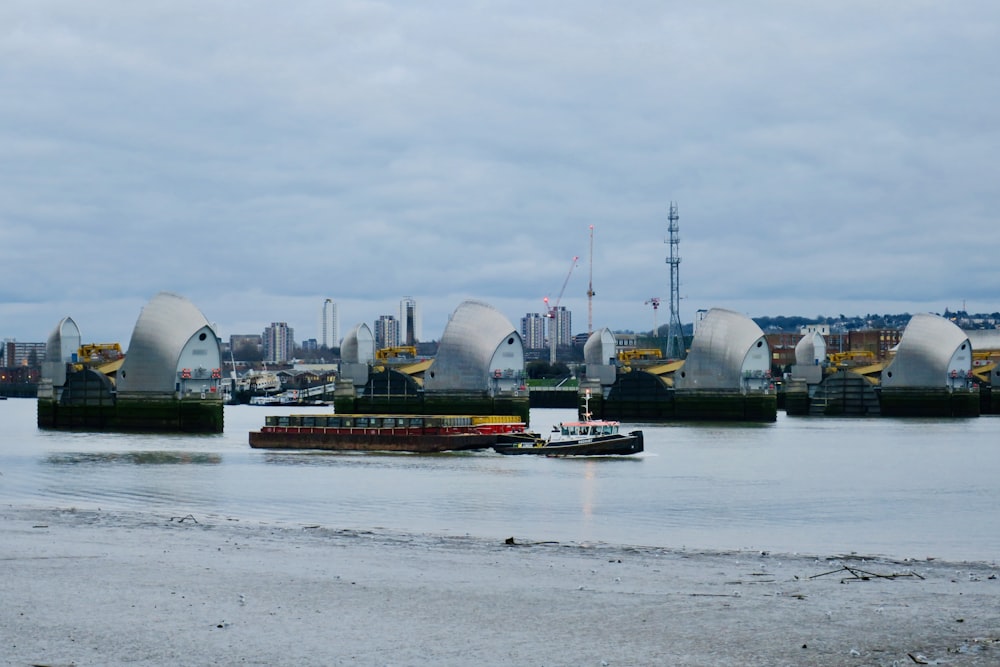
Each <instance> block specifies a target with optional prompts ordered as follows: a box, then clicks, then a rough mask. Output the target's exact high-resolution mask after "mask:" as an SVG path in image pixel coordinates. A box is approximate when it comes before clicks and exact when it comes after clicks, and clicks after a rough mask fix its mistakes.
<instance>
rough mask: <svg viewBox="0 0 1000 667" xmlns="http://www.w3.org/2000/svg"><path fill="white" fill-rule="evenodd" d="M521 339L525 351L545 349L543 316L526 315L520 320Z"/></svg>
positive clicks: (535, 314)
mask: <svg viewBox="0 0 1000 667" xmlns="http://www.w3.org/2000/svg"><path fill="white" fill-rule="evenodd" d="M521 338H522V339H523V340H524V348H525V349H526V350H542V349H545V316H544V315H542V314H540V313H527V314H525V316H524V317H522V318H521Z"/></svg>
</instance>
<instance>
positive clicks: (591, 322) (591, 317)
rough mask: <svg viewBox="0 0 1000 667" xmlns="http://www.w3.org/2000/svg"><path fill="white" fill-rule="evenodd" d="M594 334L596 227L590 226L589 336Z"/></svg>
mask: <svg viewBox="0 0 1000 667" xmlns="http://www.w3.org/2000/svg"><path fill="white" fill-rule="evenodd" d="M592 333H594V226H593V225H591V226H590V278H589V279H588V280H587V335H588V336H589V335H590V334H592Z"/></svg>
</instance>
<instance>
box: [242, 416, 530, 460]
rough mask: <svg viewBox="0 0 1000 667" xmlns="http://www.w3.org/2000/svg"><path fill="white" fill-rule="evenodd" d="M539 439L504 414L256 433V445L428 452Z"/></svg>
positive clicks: (333, 420) (296, 423)
mask: <svg viewBox="0 0 1000 667" xmlns="http://www.w3.org/2000/svg"><path fill="white" fill-rule="evenodd" d="M537 437H538V436H537V435H536V434H533V433H529V432H528V431H527V426H526V424H525V423H524V422H522V421H520V420H519V419H518V418H517V417H513V416H503V415H370V414H339V415H281V416H268V417H266V418H265V420H264V426H263V427H262V428H261V429H260V430H259V431H251V432H250V446H251V447H253V448H255V449H323V450H333V451H361V452H415V453H421V454H428V453H435V452H448V451H462V450H470V449H489V448H491V447H493V446H494V445H495V444H497V443H498V442H511V441H515V442H516V441H518V440H521V439H524V440H531V441H533V440H534V439H535V438H537Z"/></svg>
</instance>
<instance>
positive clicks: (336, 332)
mask: <svg viewBox="0 0 1000 667" xmlns="http://www.w3.org/2000/svg"><path fill="white" fill-rule="evenodd" d="M319 318H320V319H319V341H318V343H319V344H320V345H321V346H326V347H328V348H333V347H337V346H338V345H339V344H340V323H339V322H338V321H337V304H336V303H335V302H334V300H333V299H326V300H325V301H323V309H322V310H321V311H320V316H319Z"/></svg>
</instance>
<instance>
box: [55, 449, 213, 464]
mask: <svg viewBox="0 0 1000 667" xmlns="http://www.w3.org/2000/svg"><path fill="white" fill-rule="evenodd" d="M43 460H44V461H45V463H47V464H48V465H57V466H72V465H104V464H123V463H124V464H131V465H187V464H192V465H205V464H208V465H218V464H220V463H222V457H221V456H219V455H218V454H207V453H204V452H166V451H140V452H68V453H61V454H49V455H48V456H46V457H45V459H43Z"/></svg>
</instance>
